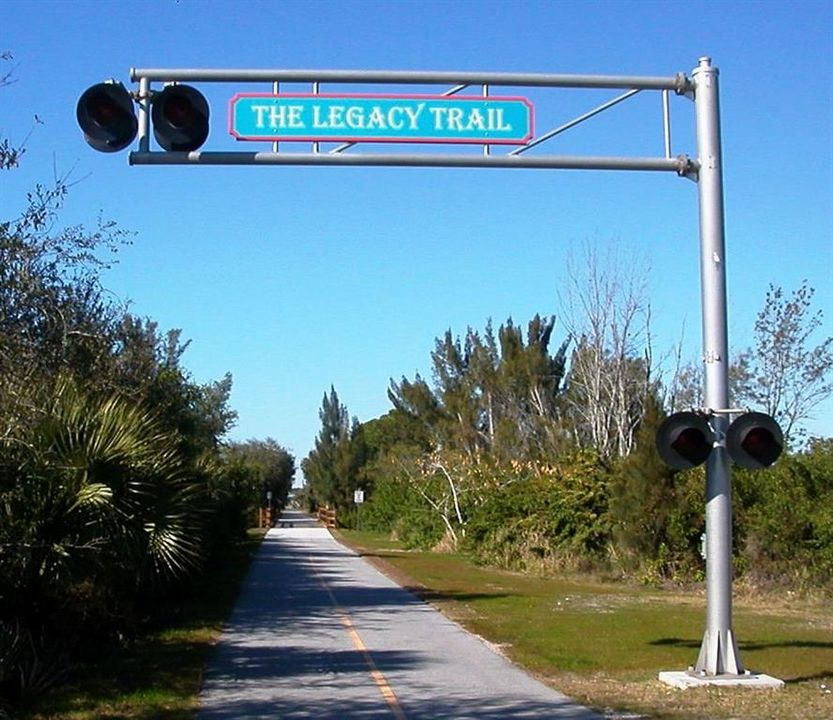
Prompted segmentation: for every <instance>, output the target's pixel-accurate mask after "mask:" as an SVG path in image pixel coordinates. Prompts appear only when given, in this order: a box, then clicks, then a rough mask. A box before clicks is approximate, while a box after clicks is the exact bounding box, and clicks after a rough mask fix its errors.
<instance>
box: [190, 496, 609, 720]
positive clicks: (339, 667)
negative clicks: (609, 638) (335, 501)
mask: <svg viewBox="0 0 833 720" xmlns="http://www.w3.org/2000/svg"><path fill="white" fill-rule="evenodd" d="M281 520H282V521H283V522H284V523H286V525H287V526H286V527H278V528H274V529H272V530H270V531H269V533H268V534H267V536H266V539H265V540H264V542H263V545H262V547H261V549H260V551H259V553H258V555H257V557H256V558H255V560H254V562H253V563H252V567H251V570H250V572H249V575H248V577H247V579H246V582H245V583H244V587H243V591H242V594H241V597H240V598H239V600H238V603H237V606H236V608H235V610H234V613H233V614H232V617H231V619H230V621H229V625H228V627H227V628H226V630H225V631H224V633H223V635H222V637H221V639H220V643H219V646H218V649H217V653H216V655H215V658H214V661H213V663H212V664H211V665H210V667H209V669H208V671H207V674H206V679H205V686H204V688H203V693H202V698H201V699H202V710H201V712H200V715H199V717H200V720H221V719H222V720H230V719H231V718H234V719H235V720H241V719H243V718H286V719H287V720H289V719H295V718H329V719H332V720H371V719H373V720H376V719H377V718H378V719H379V720H391V719H393V720H446V719H451V718H460V719H462V718H485V719H487V720H516V719H517V720H519V719H521V718H525V719H526V718H528V719H530V720H531V719H532V718H536V719H537V720H545V719H546V718H559V719H562V718H563V719H570V720H591V719H593V720H598V718H599V716H598V715H596V714H594V713H592V712H591V711H589V710H587V709H586V708H583V707H581V706H579V705H576V704H575V703H573V702H572V701H570V700H569V699H567V698H565V697H564V696H563V695H561V694H559V693H557V692H555V691H554V690H551V689H550V688H548V687H546V686H545V685H543V684H541V683H539V682H538V681H536V680H534V679H533V678H531V677H529V676H528V675H527V674H525V673H524V672H522V671H521V670H519V669H518V668H516V667H515V666H513V665H512V664H511V663H509V662H508V661H507V660H505V659H504V658H503V657H502V656H500V655H498V654H497V653H495V652H493V651H492V650H491V649H490V648H489V647H488V646H487V645H486V644H485V643H483V642H482V641H481V640H480V639H479V638H477V637H475V636H473V635H471V634H469V633H467V632H466V631H464V630H462V629H461V628H460V627H459V626H458V625H456V624H455V623H453V622H451V621H449V620H447V619H446V618H445V617H443V616H442V615H441V614H440V613H439V612H437V611H436V610H434V609H433V608H432V607H430V606H429V605H427V604H426V603H424V602H423V601H421V600H419V599H418V598H416V597H415V596H414V595H412V594H411V593H409V592H407V591H406V590H403V589H402V588H401V587H399V586H398V585H396V584H395V583H394V582H392V581H391V580H389V579H388V578H387V577H385V576H384V575H382V574H381V573H380V572H378V571H377V570H376V569H375V568H374V567H373V566H371V565H370V564H369V563H367V562H366V561H364V560H363V559H362V558H360V557H359V556H358V555H356V554H355V553H354V552H353V551H351V550H349V549H347V548H345V547H344V546H343V545H341V544H339V543H337V542H336V541H335V540H334V539H333V537H332V536H331V535H330V533H329V532H328V531H327V530H325V529H323V528H320V527H317V526H316V525H315V523H314V522H312V521H311V520H309V519H308V518H306V516H302V515H301V514H300V513H292V512H291V511H290V512H287V513H285V514H284V515H283V516H282V518H281ZM289 523H292V527H289Z"/></svg>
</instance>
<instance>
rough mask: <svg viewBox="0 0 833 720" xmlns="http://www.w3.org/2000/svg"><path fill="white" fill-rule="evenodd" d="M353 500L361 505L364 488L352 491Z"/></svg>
mask: <svg viewBox="0 0 833 720" xmlns="http://www.w3.org/2000/svg"><path fill="white" fill-rule="evenodd" d="M353 502H354V503H356V505H361V504H362V503H363V502H364V490H354V491H353Z"/></svg>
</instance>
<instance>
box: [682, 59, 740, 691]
mask: <svg viewBox="0 0 833 720" xmlns="http://www.w3.org/2000/svg"><path fill="white" fill-rule="evenodd" d="M692 75H693V78H694V84H695V91H694V104H695V118H696V122H697V154H698V161H699V170H698V177H697V184H698V197H699V205H700V282H701V298H702V306H703V310H702V311H703V362H704V364H705V373H704V375H705V393H704V394H705V404H706V407H707V408H712V409H715V410H722V409H724V408H728V407H729V342H728V329H727V328H728V322H727V317H726V316H727V310H726V308H727V302H726V252H725V237H724V221H723V217H724V210H723V158H722V150H721V143H720V107H719V96H718V83H717V76H718V71H717V68H715V67H712V64H711V59H710V58H707V57H704V58H700V65H699V66H698V67H697V69H695V70H694V72H693V73H692ZM711 422H712V425H713V427H714V430H715V437H716V438H717V441H716V442H715V447H714V449H713V450H712V452H711V454H710V455H709V459H708V461H707V465H706V632H705V634H704V636H703V643H702V645H701V647H700V654H699V657H698V658H697V664H696V665H695V668H694V669H695V671H696V672H699V673H703V674H705V675H709V676H713V675H726V674H728V675H738V674H740V673H742V672H743V665H742V664H741V661H740V656H739V654H738V648H737V643H736V642H735V636H734V631H733V629H732V479H731V471H730V468H729V453H728V452H727V450H726V443H725V434H726V430H727V429H728V425H729V418H728V417H727V416H726V415H724V414H717V415H714V416H713V417H712V420H711Z"/></svg>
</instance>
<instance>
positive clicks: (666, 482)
mask: <svg viewBox="0 0 833 720" xmlns="http://www.w3.org/2000/svg"><path fill="white" fill-rule="evenodd" d="M663 419H664V413H663V412H662V409H661V408H660V406H659V403H658V402H657V400H656V399H655V398H654V397H653V396H649V397H648V398H646V400H645V414H644V416H643V418H642V423H641V425H640V429H639V432H638V433H637V437H636V447H635V449H634V451H633V452H632V453H631V454H630V455H628V456H627V457H626V458H625V459H624V460H621V461H620V462H619V463H618V464H616V465H615V466H614V468H613V470H612V476H611V480H610V490H611V498H610V520H611V523H612V525H613V540H614V544H613V546H612V554H613V555H614V557H615V558H616V560H617V562H618V563H619V564H620V565H621V566H622V567H623V569H625V570H626V571H629V572H635V573H637V574H639V575H640V576H641V577H643V578H645V579H648V580H667V579H672V580H673V579H688V578H691V577H693V576H696V574H697V573H698V572H699V571H701V569H702V563H701V559H700V557H699V552H698V550H699V544H700V536H701V534H702V532H703V529H704V512H703V483H704V480H703V472H702V468H699V469H697V470H694V471H690V472H685V473H681V472H677V471H674V470H672V469H671V468H669V467H668V466H667V465H665V463H663V462H662V460H661V459H660V457H659V454H658V453H657V451H656V447H655V440H654V438H655V436H656V431H657V429H658V428H659V425H660V423H661V422H662V420H663Z"/></svg>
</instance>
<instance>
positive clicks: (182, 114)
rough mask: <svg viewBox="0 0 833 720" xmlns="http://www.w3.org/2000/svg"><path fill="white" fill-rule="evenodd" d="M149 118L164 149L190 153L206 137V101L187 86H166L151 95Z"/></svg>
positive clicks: (157, 139)
mask: <svg viewBox="0 0 833 720" xmlns="http://www.w3.org/2000/svg"><path fill="white" fill-rule="evenodd" d="M151 120H152V121H153V135H154V137H155V138H156V142H158V143H159V145H160V146H162V147H163V148H164V149H165V150H173V151H176V152H191V151H192V150H196V149H197V148H199V147H200V146H201V145H202V144H203V143H204V142H205V141H206V139H207V138H208V102H207V101H206V99H205V97H203V95H202V93H201V92H199V90H196V89H195V88H192V87H191V86H190V85H168V86H167V87H166V88H164V89H163V90H162V91H161V92H159V93H157V94H155V95H154V96H153V100H152V104H151Z"/></svg>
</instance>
